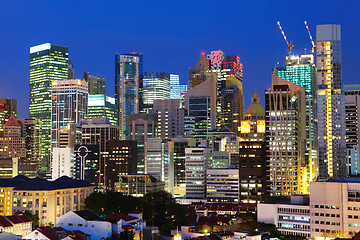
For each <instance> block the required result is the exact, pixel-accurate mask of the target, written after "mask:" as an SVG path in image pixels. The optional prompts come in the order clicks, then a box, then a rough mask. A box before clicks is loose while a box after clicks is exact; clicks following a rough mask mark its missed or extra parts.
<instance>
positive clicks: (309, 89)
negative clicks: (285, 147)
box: [274, 54, 318, 181]
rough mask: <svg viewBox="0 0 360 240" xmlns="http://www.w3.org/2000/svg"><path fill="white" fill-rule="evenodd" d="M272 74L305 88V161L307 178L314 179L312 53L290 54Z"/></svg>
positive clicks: (313, 80) (314, 142)
mask: <svg viewBox="0 0 360 240" xmlns="http://www.w3.org/2000/svg"><path fill="white" fill-rule="evenodd" d="M274 74H277V75H278V76H279V77H280V78H282V79H285V80H287V81H289V82H292V83H295V84H296V85H299V86H301V87H303V88H304V89H305V94H306V97H307V103H306V116H307V117H306V146H305V161H306V162H309V163H310V164H309V166H313V167H311V168H310V171H309V172H308V174H309V179H310V180H311V181H313V180H315V179H316V178H317V176H318V170H317V149H316V145H315V144H316V141H314V138H315V137H316V134H315V128H314V119H315V99H314V98H316V82H315V75H316V70H315V63H314V55H312V54H308V55H301V56H298V55H290V56H287V57H286V61H285V67H276V70H274Z"/></svg>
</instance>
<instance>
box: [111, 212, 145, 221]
mask: <svg viewBox="0 0 360 240" xmlns="http://www.w3.org/2000/svg"><path fill="white" fill-rule="evenodd" d="M105 219H110V220H117V221H119V220H124V221H126V222H128V221H134V220H138V218H136V217H132V216H129V215H126V214H123V213H115V214H110V215H107V216H105Z"/></svg>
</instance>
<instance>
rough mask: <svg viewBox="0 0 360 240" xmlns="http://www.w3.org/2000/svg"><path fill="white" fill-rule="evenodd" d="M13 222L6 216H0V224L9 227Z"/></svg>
mask: <svg viewBox="0 0 360 240" xmlns="http://www.w3.org/2000/svg"><path fill="white" fill-rule="evenodd" d="M12 225H13V224H12V223H11V222H10V221H9V220H7V218H6V217H0V226H2V227H11V226H12Z"/></svg>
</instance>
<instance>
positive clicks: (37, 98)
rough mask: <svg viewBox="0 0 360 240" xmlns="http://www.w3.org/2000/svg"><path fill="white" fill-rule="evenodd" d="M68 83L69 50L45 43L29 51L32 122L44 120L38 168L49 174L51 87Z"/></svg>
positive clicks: (30, 112)
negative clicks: (56, 82)
mask: <svg viewBox="0 0 360 240" xmlns="http://www.w3.org/2000/svg"><path fill="white" fill-rule="evenodd" d="M67 79H68V48H67V47H62V46H57V45H53V44H50V43H45V44H41V45H37V46H34V47H31V48H30V92H29V93H30V94H29V95H30V101H29V118H31V119H36V120H41V131H42V133H41V139H40V140H41V141H40V143H41V156H40V158H39V168H40V169H41V170H42V171H48V170H49V167H50V156H51V155H50V153H51V87H52V82H53V81H61V80H67Z"/></svg>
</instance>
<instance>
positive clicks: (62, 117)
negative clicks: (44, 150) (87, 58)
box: [51, 79, 88, 147]
mask: <svg viewBox="0 0 360 240" xmlns="http://www.w3.org/2000/svg"><path fill="white" fill-rule="evenodd" d="M51 94H52V97H51V100H52V108H51V113H52V114H51V146H52V147H58V142H59V130H60V128H61V127H65V126H67V125H68V124H69V123H80V121H81V120H83V119H86V118H87V112H88V83H87V82H85V81H81V80H80V79H71V80H63V81H56V80H55V81H53V83H52V90H51Z"/></svg>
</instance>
